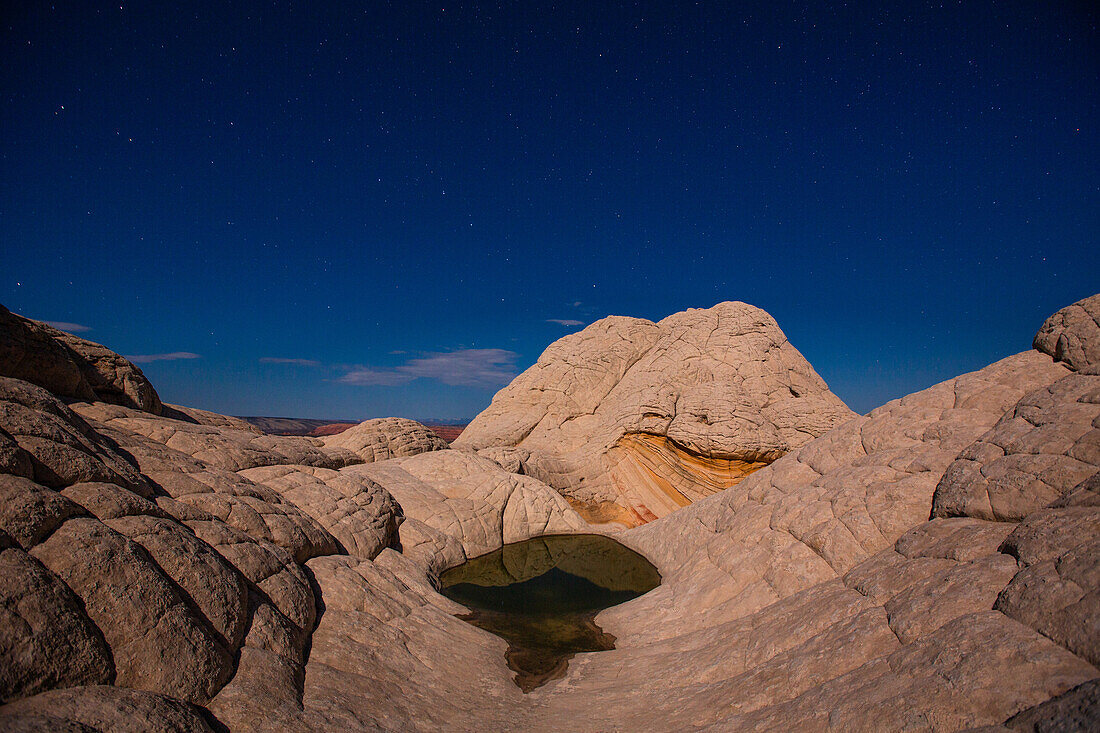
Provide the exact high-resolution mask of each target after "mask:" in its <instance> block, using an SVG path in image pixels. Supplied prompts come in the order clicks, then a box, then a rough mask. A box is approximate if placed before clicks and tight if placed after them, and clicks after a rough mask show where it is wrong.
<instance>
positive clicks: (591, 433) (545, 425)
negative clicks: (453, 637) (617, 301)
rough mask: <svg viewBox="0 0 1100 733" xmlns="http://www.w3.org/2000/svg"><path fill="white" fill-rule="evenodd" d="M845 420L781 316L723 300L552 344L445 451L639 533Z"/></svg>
mask: <svg viewBox="0 0 1100 733" xmlns="http://www.w3.org/2000/svg"><path fill="white" fill-rule="evenodd" d="M853 417H855V414H854V413H853V412H852V411H851V410H849V409H848V408H847V407H846V406H845V405H844V403H843V402H841V400H840V398H838V397H837V396H836V395H834V394H833V393H832V392H830V391H829V388H828V387H827V386H826V385H825V382H824V381H823V380H822V379H821V377H819V376H818V375H817V372H815V371H814V370H813V367H811V366H810V364H809V362H807V361H806V359H805V358H803V356H802V354H800V353H799V352H798V350H797V349H795V348H794V346H792V345H791V344H790V342H789V341H787V337H786V336H785V335H784V334H783V331H781V330H780V328H779V326H778V324H776V322H775V319H773V318H772V317H771V316H770V315H768V314H767V313H765V312H764V311H762V310H760V309H759V308H755V307H753V306H751V305H747V304H745V303H720V304H718V305H716V306H714V307H713V308H708V309H706V310H700V309H691V310H688V311H684V312H683V313H677V314H675V315H672V316H669V317H668V318H665V319H664V320H661V321H659V322H658V323H653V322H651V321H646V320H643V319H640V318H622V317H614V316H613V317H610V318H605V319H603V320H600V321H597V322H595V323H593V324H592V325H590V326H588V327H587V328H585V329H584V330H583V331H580V332H578V333H575V334H571V335H569V336H565V337H564V338H561V339H559V340H558V341H556V342H554V343H553V344H551V345H550V346H549V347H548V348H547V349H546V351H545V352H543V354H542V356H540V357H539V359H538V361H537V362H536V363H535V365H534V366H532V367H531V368H530V369H528V370H527V371H525V372H524V373H523V374H521V375H520V376H518V377H517V378H516V379H515V380H514V381H513V382H512V383H511V384H510V385H508V386H507V387H506V388H504V389H503V390H501V391H500V392H499V393H497V395H496V396H495V397H494V398H493V402H492V404H491V405H490V406H489V407H488V408H487V409H486V410H485V411H484V412H482V413H481V414H480V415H478V416H477V417H476V418H475V419H474V421H473V422H471V423H470V424H469V425H468V426H467V427H466V429H465V430H463V432H462V435H461V436H459V438H458V439H457V440H455V442H454V444H453V445H454V447H455V448H467V449H474V450H481V451H483V453H484V454H485V455H488V456H489V457H492V458H494V459H497V460H503V461H508V460H512V461H515V462H516V463H518V465H519V466H520V467H521V469H522V471H523V472H524V473H527V474H529V475H532V476H535V477H536V478H539V479H541V480H543V481H545V482H546V483H548V484H550V485H551V486H553V487H555V488H556V489H558V490H559V491H561V492H562V493H563V494H564V495H565V496H566V497H567V498H569V499H570V500H571V502H572V503H573V505H574V506H575V507H576V508H577V509H578V510H580V511H581V513H582V515H584V516H586V517H587V518H589V519H591V520H593V521H600V520H603V519H611V520H616V521H619V522H622V523H624V524H627V525H628V526H636V525H638V524H641V523H643V522H646V521H649V520H651V519H655V518H657V517H659V516H664V515H666V514H669V513H670V512H672V511H675V510H676V509H678V508H680V507H682V506H686V505H687V504H689V503H691V502H692V501H695V500H697V499H700V498H702V497H704V496H707V495H710V494H712V493H714V492H716V491H721V490H722V489H726V488H729V487H730V486H733V485H734V484H736V483H737V482H738V481H739V480H741V479H742V478H744V477H745V476H747V475H748V474H749V473H751V472H752V471H754V470H756V469H757V468H760V467H761V466H764V465H767V464H768V463H770V462H771V461H773V460H775V459H776V458H778V457H780V456H782V455H784V454H785V453H787V452H789V451H791V450H793V449H794V448H798V447H799V446H802V445H804V444H805V443H807V442H809V441H810V440H812V439H813V438H816V437H817V436H819V435H822V434H823V433H825V432H826V431H828V430H829V429H830V428H833V427H835V426H836V425H839V424H840V423H842V422H844V421H846V420H849V419H851V418H853ZM505 465H507V464H505Z"/></svg>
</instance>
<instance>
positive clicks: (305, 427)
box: [241, 416, 466, 443]
mask: <svg viewBox="0 0 1100 733" xmlns="http://www.w3.org/2000/svg"><path fill="white" fill-rule="evenodd" d="M241 419H242V420H245V421H247V422H249V423H251V424H252V425H255V426H256V427H258V428H259V429H260V430H262V431H264V432H265V433H268V434H269V435H309V436H313V437H315V438H324V437H327V436H329V435H339V434H340V433H342V432H344V431H345V430H347V429H348V428H352V427H355V426H356V425H358V424H359V423H357V422H352V421H350V420H349V421H344V420H313V419H309V418H300V417H257V416H248V417H242V418H241ZM423 425H424V426H425V427H427V428H429V429H430V430H431V431H432V432H434V433H435V434H436V435H438V436H439V437H440V438H443V440H445V441H447V442H448V443H450V442H451V441H453V440H454V439H455V438H457V437H458V436H459V435H461V434H462V430H463V429H464V428H465V427H466V423H434V422H431V423H423Z"/></svg>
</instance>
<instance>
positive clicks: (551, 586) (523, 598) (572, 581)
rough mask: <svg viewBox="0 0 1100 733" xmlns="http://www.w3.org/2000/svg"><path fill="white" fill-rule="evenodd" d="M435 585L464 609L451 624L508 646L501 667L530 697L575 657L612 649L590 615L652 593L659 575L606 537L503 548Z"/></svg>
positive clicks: (556, 538)
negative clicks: (480, 631)
mask: <svg viewBox="0 0 1100 733" xmlns="http://www.w3.org/2000/svg"><path fill="white" fill-rule="evenodd" d="M439 580H440V585H441V592H442V593H443V595H445V596H447V597H448V598H450V599H451V600H453V601H456V602H458V603H461V604H462V605H464V606H466V607H467V608H469V609H470V613H467V614H461V615H460V616H459V618H461V619H462V620H464V621H466V622H468V623H471V624H473V625H474V626H477V627H478V628H482V629H485V630H486V631H490V632H492V633H494V634H496V635H497V636H499V637H501V638H503V639H505V640H506V641H507V642H508V651H507V652H506V653H505V659H506V660H507V662H508V667H509V668H510V669H511V670H512V671H514V672H515V673H516V677H515V682H516V684H517V685H518V686H519V687H520V689H522V690H523V691H524V692H530V691H531V690H533V689H535V688H536V687H539V686H541V685H544V684H546V683H547V682H549V681H550V680H553V679H557V678H559V677H562V676H563V675H564V674H565V670H566V667H567V666H568V664H569V660H570V659H572V657H573V655H574V654H576V653H577V652H598V651H605V650H607V649H614V648H615V637H614V636H612V635H611V634H608V633H605V632H604V631H603V630H602V629H601V628H600V627H599V626H598V625H596V622H595V617H596V614H597V613H599V612H600V611H602V610H603V609H605V608H609V607H611V606H616V605H618V604H620V603H624V602H625V601H629V600H631V599H632V598H637V597H638V596H640V595H642V594H643V593H646V592H648V591H650V590H652V589H653V588H656V587H657V586H658V585H660V583H661V576H660V574H659V573H658V572H657V568H655V567H653V565H652V564H651V563H650V562H649V561H648V560H646V559H645V558H644V557H642V556H641V555H639V554H638V553H636V552H634V551H633V550H631V549H630V548H628V547H625V546H623V545H621V544H619V543H618V542H616V541H615V540H613V539H610V538H608V537H604V536H602V535H550V536H546V537H536V538H535V539H531V540H527V541H525V542H516V543H513V544H510V545H505V546H504V547H502V548H500V549H499V550H497V551H496V552H491V553H489V554H488V555H482V556H481V557H477V558H474V559H473V560H469V561H467V562H466V563H465V564H463V565H459V566H458V567H455V568H452V569H450V570H448V571H447V572H445V573H443V575H442V576H441V577H440V579H439Z"/></svg>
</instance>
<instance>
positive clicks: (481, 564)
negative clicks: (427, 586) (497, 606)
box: [440, 535, 661, 593]
mask: <svg viewBox="0 0 1100 733" xmlns="http://www.w3.org/2000/svg"><path fill="white" fill-rule="evenodd" d="M553 567H558V568H560V569H562V570H564V571H565V572H567V573H570V574H572V575H576V576H578V577H581V578H587V579H588V580H590V581H592V582H593V583H595V584H596V585H598V586H601V587H603V588H607V589H608V590H633V591H636V592H638V593H645V592H646V591H649V590H651V589H653V588H655V587H656V586H657V585H659V584H660V582H661V576H660V574H659V573H658V572H657V569H656V568H655V567H653V565H652V564H651V563H650V562H649V561H648V560H646V559H645V558H644V557H642V556H641V555H639V554H638V553H636V552H634V551H633V550H631V549H629V548H627V547H624V546H623V545H621V544H619V543H618V542H616V541H615V540H613V539H610V538H609V537H604V536H602V535H551V536H547V537H536V538H534V539H531V540H527V541H525V542H516V543H513V544H510V545H504V547H502V548H500V549H499V550H497V551H495V552H491V553H489V554H488V555H482V556H481V557H478V558H475V559H474V560H471V561H470V562H467V563H465V564H464V565H459V566H458V567H456V568H452V569H451V570H448V571H447V572H446V573H444V574H443V577H442V578H440V580H441V582H442V583H443V586H444V587H447V586H453V585H457V584H459V583H472V584H474V585H483V586H503V585H510V584H512V583H518V582H522V581H524V580H528V579H530V578H534V577H537V576H539V575H542V574H543V573H545V572H546V571H548V570H549V569H550V568H553Z"/></svg>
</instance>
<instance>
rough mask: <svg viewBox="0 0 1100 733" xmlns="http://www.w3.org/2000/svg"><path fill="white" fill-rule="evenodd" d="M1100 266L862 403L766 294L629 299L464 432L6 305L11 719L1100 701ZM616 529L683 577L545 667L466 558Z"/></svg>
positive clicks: (854, 708) (813, 726)
mask: <svg viewBox="0 0 1100 733" xmlns="http://www.w3.org/2000/svg"><path fill="white" fill-rule="evenodd" d="M1098 322H1100V296H1094V297H1092V298H1089V299H1087V300H1084V301H1081V302H1079V303H1077V304H1074V305H1072V306H1069V307H1067V308H1065V309H1063V310H1062V311H1059V312H1058V313H1056V314H1054V315H1053V316H1051V318H1050V319H1048V320H1047V322H1046V323H1045V324H1044V325H1043V327H1042V329H1041V330H1040V331H1039V333H1038V334H1037V336H1036V338H1035V342H1034V347H1033V348H1032V349H1031V350H1028V351H1024V352H1021V353H1019V354H1016V355H1014V356H1010V357H1008V358H1006V359H1003V360H1001V361H999V362H997V363H995V364H992V365H990V366H988V367H986V368H985V369H982V370H980V371H978V372H973V373H970V374H965V375H962V376H960V377H957V378H955V379H952V380H949V381H947V382H944V383H942V384H939V385H936V386H934V387H931V388H929V389H926V390H924V391H922V392H918V393H915V394H912V395H909V396H907V397H904V398H902V399H900V400H895V401H893V402H891V403H888V404H886V405H884V406H882V407H880V408H878V409H877V410H874V411H872V412H871V413H870V414H868V415H866V416H862V417H860V416H856V415H854V414H852V413H851V412H850V411H849V410H848V409H847V408H846V407H845V406H844V405H843V403H842V402H841V401H840V400H839V399H837V398H836V397H835V396H834V395H832V394H831V393H830V392H829V391H828V389H827V387H826V386H825V384H824V382H822V381H821V379H820V378H819V377H818V376H817V375H816V373H814V372H813V369H812V368H811V367H810V366H809V364H808V363H806V361H805V360H804V359H803V358H802V357H801V355H800V354H798V352H797V351H796V350H795V349H794V348H793V347H792V346H790V344H789V343H787V341H786V338H785V337H784V336H783V334H782V332H781V331H780V330H779V328H778V326H777V325H776V324H775V322H774V321H773V320H772V319H771V318H770V317H769V316H768V315H767V314H766V313H763V311H760V310H758V309H755V308H752V307H751V306H746V305H744V304H737V303H727V304H721V305H719V306H716V307H715V308H712V309H709V310H704V311H687V312H685V313H681V314H676V315H675V316H671V317H669V318H667V319H665V320H663V321H661V322H660V323H656V324H655V323H651V322H648V321H641V320H638V319H621V318H610V319H605V320H604V321H600V322H598V323H595V324H593V325H592V326H589V327H588V328H587V329H585V330H584V331H582V332H580V333H579V334H574V335H572V336H568V337H566V338H565V339H562V340H560V341H558V342H557V343H555V344H554V345H552V346H551V347H550V348H549V349H548V350H547V352H546V353H545V354H544V355H543V357H541V358H540V359H539V362H538V364H536V365H535V366H534V367H532V369H531V370H529V371H528V372H525V373H524V374H523V375H521V376H520V377H518V378H517V379H516V381H515V382H514V383H513V384H512V385H510V386H509V387H508V388H507V389H505V390H504V391H502V392H501V393H500V394H499V395H498V396H497V398H496V399H494V401H493V405H492V406H491V407H490V408H489V409H487V410H486V411H485V413H483V414H482V415H481V416H479V417H478V418H477V420H475V421H474V423H472V424H471V425H470V426H469V427H468V428H467V430H466V431H465V432H464V433H463V435H462V437H461V438H460V439H459V440H458V441H456V443H455V445H454V447H453V448H452V449H446V447H445V443H444V442H443V441H441V440H440V439H439V438H438V436H435V435H434V434H433V433H431V431H429V430H427V429H426V428H424V427H423V426H420V425H418V424H416V423H413V422H412V421H401V420H396V419H387V420H383V421H368V423H364V424H362V425H360V426H358V427H356V428H353V429H352V430H348V431H346V432H344V433H341V434H340V435H337V436H331V437H328V438H324V439H320V438H296V437H276V436H271V435H267V434H264V433H262V432H260V431H259V430H258V429H256V428H255V427H253V426H251V425H249V424H248V423H245V422H244V421H241V420H237V419H235V418H229V417H225V416H221V415H216V414H213V413H210V412H206V411H202V410H196V409H192V408H185V407H178V406H171V405H166V404H163V403H162V402H161V400H160V398H159V396H158V395H157V393H156V391H155V390H154V388H153V386H152V385H151V384H149V382H148V380H147V379H145V377H144V375H142V373H141V371H140V370H139V369H138V368H137V367H135V366H134V365H133V364H131V363H129V362H128V361H126V360H125V359H123V358H122V357H121V356H119V355H117V354H114V353H113V352H111V351H109V350H108V349H106V348H104V347H102V346H100V345H98V344H93V343H91V342H88V341H85V340H83V339H79V338H77V337H75V336H71V335H69V334H65V333H62V332H59V331H56V330H54V329H52V328H50V327H49V326H46V325H44V324H41V323H37V322H34V321H29V320H26V319H23V318H20V317H19V316H16V315H13V314H11V313H9V312H7V311H6V310H3V309H2V308H0V375H3V376H0V702H2V703H3V705H2V706H0V730H13V731H15V730H19V731H36V730H50V731H53V730H64V731H94V730H103V731H108V730H110V731H116V730H118V731H176V730H185V731H210V730H225V729H228V730H232V731H252V730H255V731H266V730H293V731H298V730H301V731H314V730H316V731H322V730H324V731H329V730H393V731H406V730H422V731H436V730H566V731H569V730H575V731H611V730H623V731H636V730H655V731H680V730H702V729H712V730H775V731H786V730H867V731H880V730H903V729H904V730H962V729H972V728H980V729H985V730H1005V729H1012V730H1090V729H1095V728H1096V727H1097V726H1098V725H1100V684H1098V682H1097V680H1098V678H1100V671H1098V669H1097V665H1100V325H1098ZM592 531H598V532H613V533H615V537H616V538H617V539H618V540H620V541H621V542H623V543H625V544H627V545H629V546H630V547H633V548H635V549H637V550H639V551H640V552H642V553H644V554H645V555H646V556H647V557H648V558H649V559H650V560H652V561H653V563H654V564H655V565H656V566H657V567H658V569H659V570H660V572H661V574H662V576H663V582H662V585H661V586H660V587H658V588H657V589H656V590H654V591H652V592H650V593H649V594H647V595H645V596H642V597H640V598H638V599H636V600H634V601H631V602H629V603H626V604H624V605H621V606H617V607H615V608H612V609H609V610H607V611H605V612H604V613H602V614H601V615H600V616H599V617H598V618H597V621H598V622H599V624H600V625H601V626H602V627H603V628H604V629H605V630H606V631H609V632H611V633H612V634H614V635H615V636H617V637H618V641H617V648H616V649H615V650H612V651H606V652H600V653H596V654H586V655H579V656H578V657H576V658H574V659H573V661H572V662H571V663H570V666H569V669H568V670H567V672H566V676H565V677H564V678H562V679H560V680H557V681H554V682H551V683H550V684H548V685H546V686H545V687H541V688H539V689H537V690H535V691H534V692H532V693H531V694H528V695H524V694H522V693H521V692H520V690H519V689H518V688H517V687H515V686H514V685H513V684H512V682H511V677H510V672H509V670H508V669H507V667H506V666H505V663H504V656H503V653H504V649H505V646H506V644H505V642H504V641H502V640H500V639H498V638H497V637H494V636H491V635H489V634H487V633H485V632H483V631H480V630H478V629H475V628H473V627H471V626H469V625H467V624H465V623H463V622H462V621H460V620H458V619H456V618H455V617H454V614H455V613H458V612H460V611H461V610H462V609H461V607H460V606H457V605H455V604H454V603H452V602H450V601H448V600H446V599H444V598H443V597H442V596H440V595H439V594H438V593H437V592H436V590H435V585H434V584H435V582H436V580H437V578H438V574H439V573H440V572H441V571H442V570H444V569H446V568H449V567H453V566H455V565H458V564H460V563H461V562H463V560H464V559H465V558H467V557H473V556H477V555H480V554H484V553H486V552H489V551H491V550H494V549H496V548H498V547H500V546H501V545H502V544H503V543H506V542H512V541H516V540H521V539H525V538H528V537H533V536H538V535H541V534H547V533H567V532H592Z"/></svg>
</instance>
